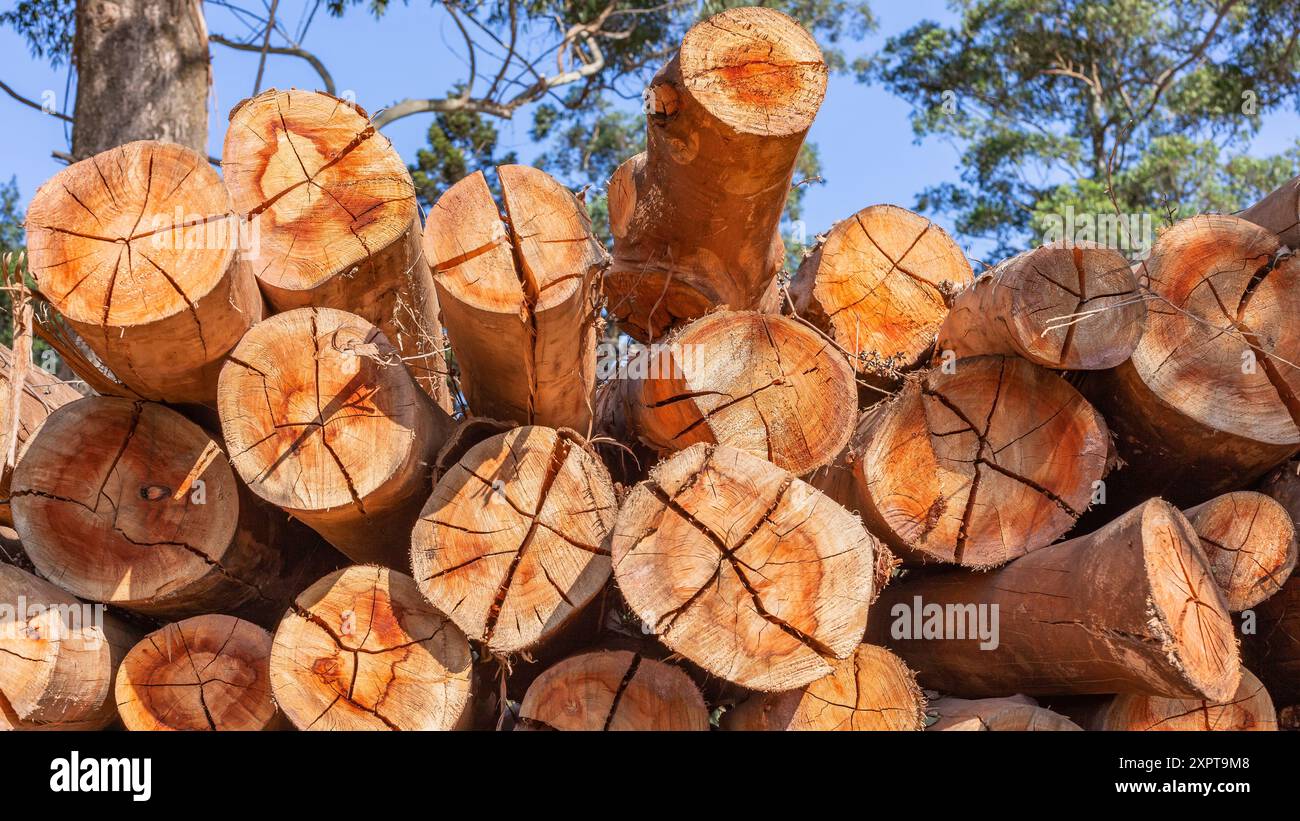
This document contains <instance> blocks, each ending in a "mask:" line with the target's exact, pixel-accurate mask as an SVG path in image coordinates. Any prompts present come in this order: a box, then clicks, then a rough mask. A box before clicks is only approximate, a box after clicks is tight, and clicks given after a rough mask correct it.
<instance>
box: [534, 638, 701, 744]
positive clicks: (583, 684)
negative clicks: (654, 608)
mask: <svg viewBox="0 0 1300 821" xmlns="http://www.w3.org/2000/svg"><path fill="white" fill-rule="evenodd" d="M519 717H520V719H521V721H522V723H523V725H524V726H525V727H527V728H530V729H548V730H666V731H683V730H697V731H700V730H708V729H709V711H708V708H707V707H706V706H705V704H704V698H703V696H701V695H700V691H699V688H697V687H696V686H695V683H694V682H693V681H691V679H690V677H689V676H688V675H686V673H684V672H682V671H681V670H680V669H678V668H677V667H674V666H673V665H671V664H666V663H664V662H662V661H656V660H654V659H651V658H646V657H644V656H641V655H639V654H636V653H632V652H629V651H626V650H616V651H612V652H597V653H583V654H582V655H578V656H573V657H572V658H568V659H565V660H564V661H562V662H560V663H559V664H556V665H555V666H553V667H551V668H550V669H548V670H547V671H546V672H544V673H542V674H541V675H540V676H538V677H537V679H536V680H534V681H533V683H532V684H531V685H529V687H528V692H527V693H526V694H525V695H524V700H523V702H522V704H521V705H520V708H519Z"/></svg>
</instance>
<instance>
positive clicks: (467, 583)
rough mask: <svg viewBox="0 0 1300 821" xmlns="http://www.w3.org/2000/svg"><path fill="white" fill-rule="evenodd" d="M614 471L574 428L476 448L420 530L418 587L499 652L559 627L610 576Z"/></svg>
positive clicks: (533, 429) (437, 492)
mask: <svg viewBox="0 0 1300 821" xmlns="http://www.w3.org/2000/svg"><path fill="white" fill-rule="evenodd" d="M617 510H618V502H617V500H616V498H615V496H614V488H613V485H612V483H611V482H610V478H609V473H608V472H607V471H606V470H605V468H604V466H603V465H602V464H601V463H600V460H599V459H597V458H596V457H595V456H594V455H592V454H591V453H589V452H588V451H587V450H586V449H585V447H584V443H583V442H582V440H580V439H579V438H577V437H576V436H575V435H574V434H572V433H570V432H568V431H564V430H561V431H556V430H552V429H551V428H543V427H538V426H527V427H522V428H515V429H514V430H511V431H509V432H507V433H503V434H498V435H496V436H492V437H490V438H488V439H486V440H484V441H483V442H480V443H479V444H477V445H475V446H474V447H472V448H470V449H469V450H468V451H467V452H466V453H465V455H464V456H462V457H461V458H460V460H459V461H458V462H456V464H455V465H454V466H453V467H451V469H450V470H448V471H447V473H446V474H445V475H444V476H443V477H442V478H441V479H440V480H439V481H438V484H437V486H436V487H435V488H434V489H433V495H432V496H430V497H429V501H428V503H427V504H426V505H425V506H424V510H423V511H422V512H421V514H420V520H419V521H418V522H417V523H416V525H415V530H414V532H413V533H412V534H411V537H410V542H411V565H412V568H413V572H414V575H415V580H416V583H417V584H418V585H419V588H420V592H421V593H423V594H424V596H425V598H427V599H428V600H429V601H430V602H431V603H432V604H433V605H434V606H435V607H437V608H438V609H439V610H441V611H443V612H444V613H447V614H448V616H449V617H450V618H451V619H452V621H454V622H455V623H456V625H457V626H458V627H460V629H461V630H463V631H464V632H465V634H466V635H467V636H469V638H471V639H473V640H474V641H478V642H482V643H483V644H484V645H486V647H487V649H488V650H489V651H490V652H492V653H495V654H501V655H504V654H510V653H517V652H520V651H523V650H527V649H529V648H531V647H533V646H534V645H536V644H538V643H540V642H543V641H546V640H547V639H549V638H550V637H551V636H553V635H555V634H557V633H558V632H560V631H561V630H562V629H564V628H565V626H566V625H567V624H569V623H570V621H572V620H573V619H574V617H575V616H577V615H578V613H579V612H580V611H581V610H582V609H583V608H584V607H585V606H586V605H587V604H588V603H590V602H591V601H592V599H594V598H595V597H596V594H597V593H599V592H600V591H601V589H602V588H603V587H604V586H605V583H606V582H607V581H608V580H609V572H610V562H609V548H608V547H607V546H606V545H605V537H606V535H607V534H608V533H609V530H610V528H611V526H612V525H613V523H614V516H615V514H616V513H617Z"/></svg>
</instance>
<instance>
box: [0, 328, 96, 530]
mask: <svg viewBox="0 0 1300 821" xmlns="http://www.w3.org/2000/svg"><path fill="white" fill-rule="evenodd" d="M13 367H14V363H13V354H12V352H11V351H10V350H9V349H8V348H6V347H5V346H4V345H0V396H4V397H9V396H11V395H12V390H11V387H10V386H11V384H12V383H11V381H10V375H11V374H12V373H13ZM80 398H81V394H80V393H78V392H77V389H76V388H74V387H72V386H71V385H69V384H67V383H66V382H64V381H62V380H61V379H59V378H57V377H55V376H54V375H52V374H49V373H47V372H45V371H43V370H41V369H40V368H38V367H36V366H35V365H33V366H31V367H29V368H28V369H27V373H26V374H25V376H24V378H23V384H22V387H21V388H19V389H18V404H17V407H16V408H14V407H11V403H10V402H9V400H8V399H3V400H0V441H3V442H8V441H9V437H10V436H11V435H12V436H13V437H14V441H15V443H16V448H15V456H17V457H20V458H21V456H22V454H23V453H24V452H25V451H26V449H27V443H28V442H30V441H31V440H32V436H33V435H35V433H36V429H37V428H39V427H40V426H41V423H43V422H44V421H45V418H46V417H47V416H49V415H50V414H51V413H53V412H54V411H55V410H57V409H58V408H61V407H63V406H64V405H66V404H68V403H69V402H75V401H76V400H78V399H80ZM3 458H4V457H3V456H0V459H3ZM15 464H16V463H15ZM13 467H14V466H13V465H10V464H9V463H8V462H7V461H3V462H0V525H4V526H6V527H12V526H13V523H14V519H13V512H12V511H11V510H10V509H9V491H10V487H9V486H10V482H11V481H12V479H13Z"/></svg>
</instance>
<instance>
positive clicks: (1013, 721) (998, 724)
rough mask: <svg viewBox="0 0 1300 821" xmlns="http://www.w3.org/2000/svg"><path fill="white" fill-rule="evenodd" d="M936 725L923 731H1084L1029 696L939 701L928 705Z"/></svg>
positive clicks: (931, 725)
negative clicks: (1039, 704)
mask: <svg viewBox="0 0 1300 821" xmlns="http://www.w3.org/2000/svg"><path fill="white" fill-rule="evenodd" d="M927 712H928V713H931V714H933V715H934V716H935V721H934V722H933V723H931V724H930V725H929V726H927V727H926V728H925V729H927V730H934V731H936V732H943V731H946V730H976V731H993V732H1024V731H1041V732H1059V731H1080V730H1082V729H1083V728H1082V727H1080V726H1079V725H1078V724H1075V723H1074V722H1073V721H1071V720H1070V719H1068V718H1066V717H1065V716H1063V715H1061V714H1060V713H1055V712H1052V711H1051V710H1049V709H1047V708H1046V707H1040V706H1038V702H1036V701H1034V700H1033V699H1032V698H1029V697H1028V696H1011V697H1009V698H978V699H966V698H940V699H936V700H934V701H932V702H930V703H929V704H928V705H927Z"/></svg>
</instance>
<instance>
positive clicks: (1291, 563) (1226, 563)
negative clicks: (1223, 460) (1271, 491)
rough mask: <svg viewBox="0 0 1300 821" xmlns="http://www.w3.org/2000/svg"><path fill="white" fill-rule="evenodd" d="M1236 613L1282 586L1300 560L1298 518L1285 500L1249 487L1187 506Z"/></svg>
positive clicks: (1191, 520)
mask: <svg viewBox="0 0 1300 821" xmlns="http://www.w3.org/2000/svg"><path fill="white" fill-rule="evenodd" d="M1184 512H1185V514H1186V516H1187V520H1188V521H1189V522H1191V523H1192V527H1193V528H1194V529H1195V530H1196V535H1197V536H1198V537H1199V538H1200V540H1201V548H1202V549H1203V550H1204V551H1205V555H1206V557H1207V558H1209V560H1210V571H1211V572H1212V573H1213V574H1214V581H1215V583H1216V584H1218V586H1219V589H1220V590H1222V591H1223V595H1224V597H1225V599H1226V600H1227V602H1228V609H1229V610H1230V611H1232V612H1233V613H1240V612H1241V611H1243V610H1248V609H1250V608H1252V607H1254V606H1255V605H1257V604H1259V603H1260V602H1262V601H1264V600H1265V599H1267V598H1268V597H1270V596H1272V595H1273V594H1274V593H1276V592H1278V591H1279V590H1281V589H1282V585H1283V584H1285V583H1286V580H1287V579H1288V578H1290V576H1291V571H1292V570H1294V569H1295V563H1296V537H1295V523H1294V522H1293V521H1292V518H1291V515H1290V514H1289V513H1288V512H1287V510H1286V508H1284V507H1283V506H1282V505H1281V504H1279V503H1278V502H1276V501H1274V500H1273V499H1271V498H1269V497H1268V496H1266V495H1264V494H1262V493H1254V492H1251V491H1247V490H1242V491H1237V492H1235V493H1225V494H1224V495H1222V496H1216V497H1215V498H1213V499H1211V500H1210V501H1208V502H1205V503H1204V504H1200V505H1197V506H1196V507H1194V508H1192V509H1190V510H1187V511H1184Z"/></svg>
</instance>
